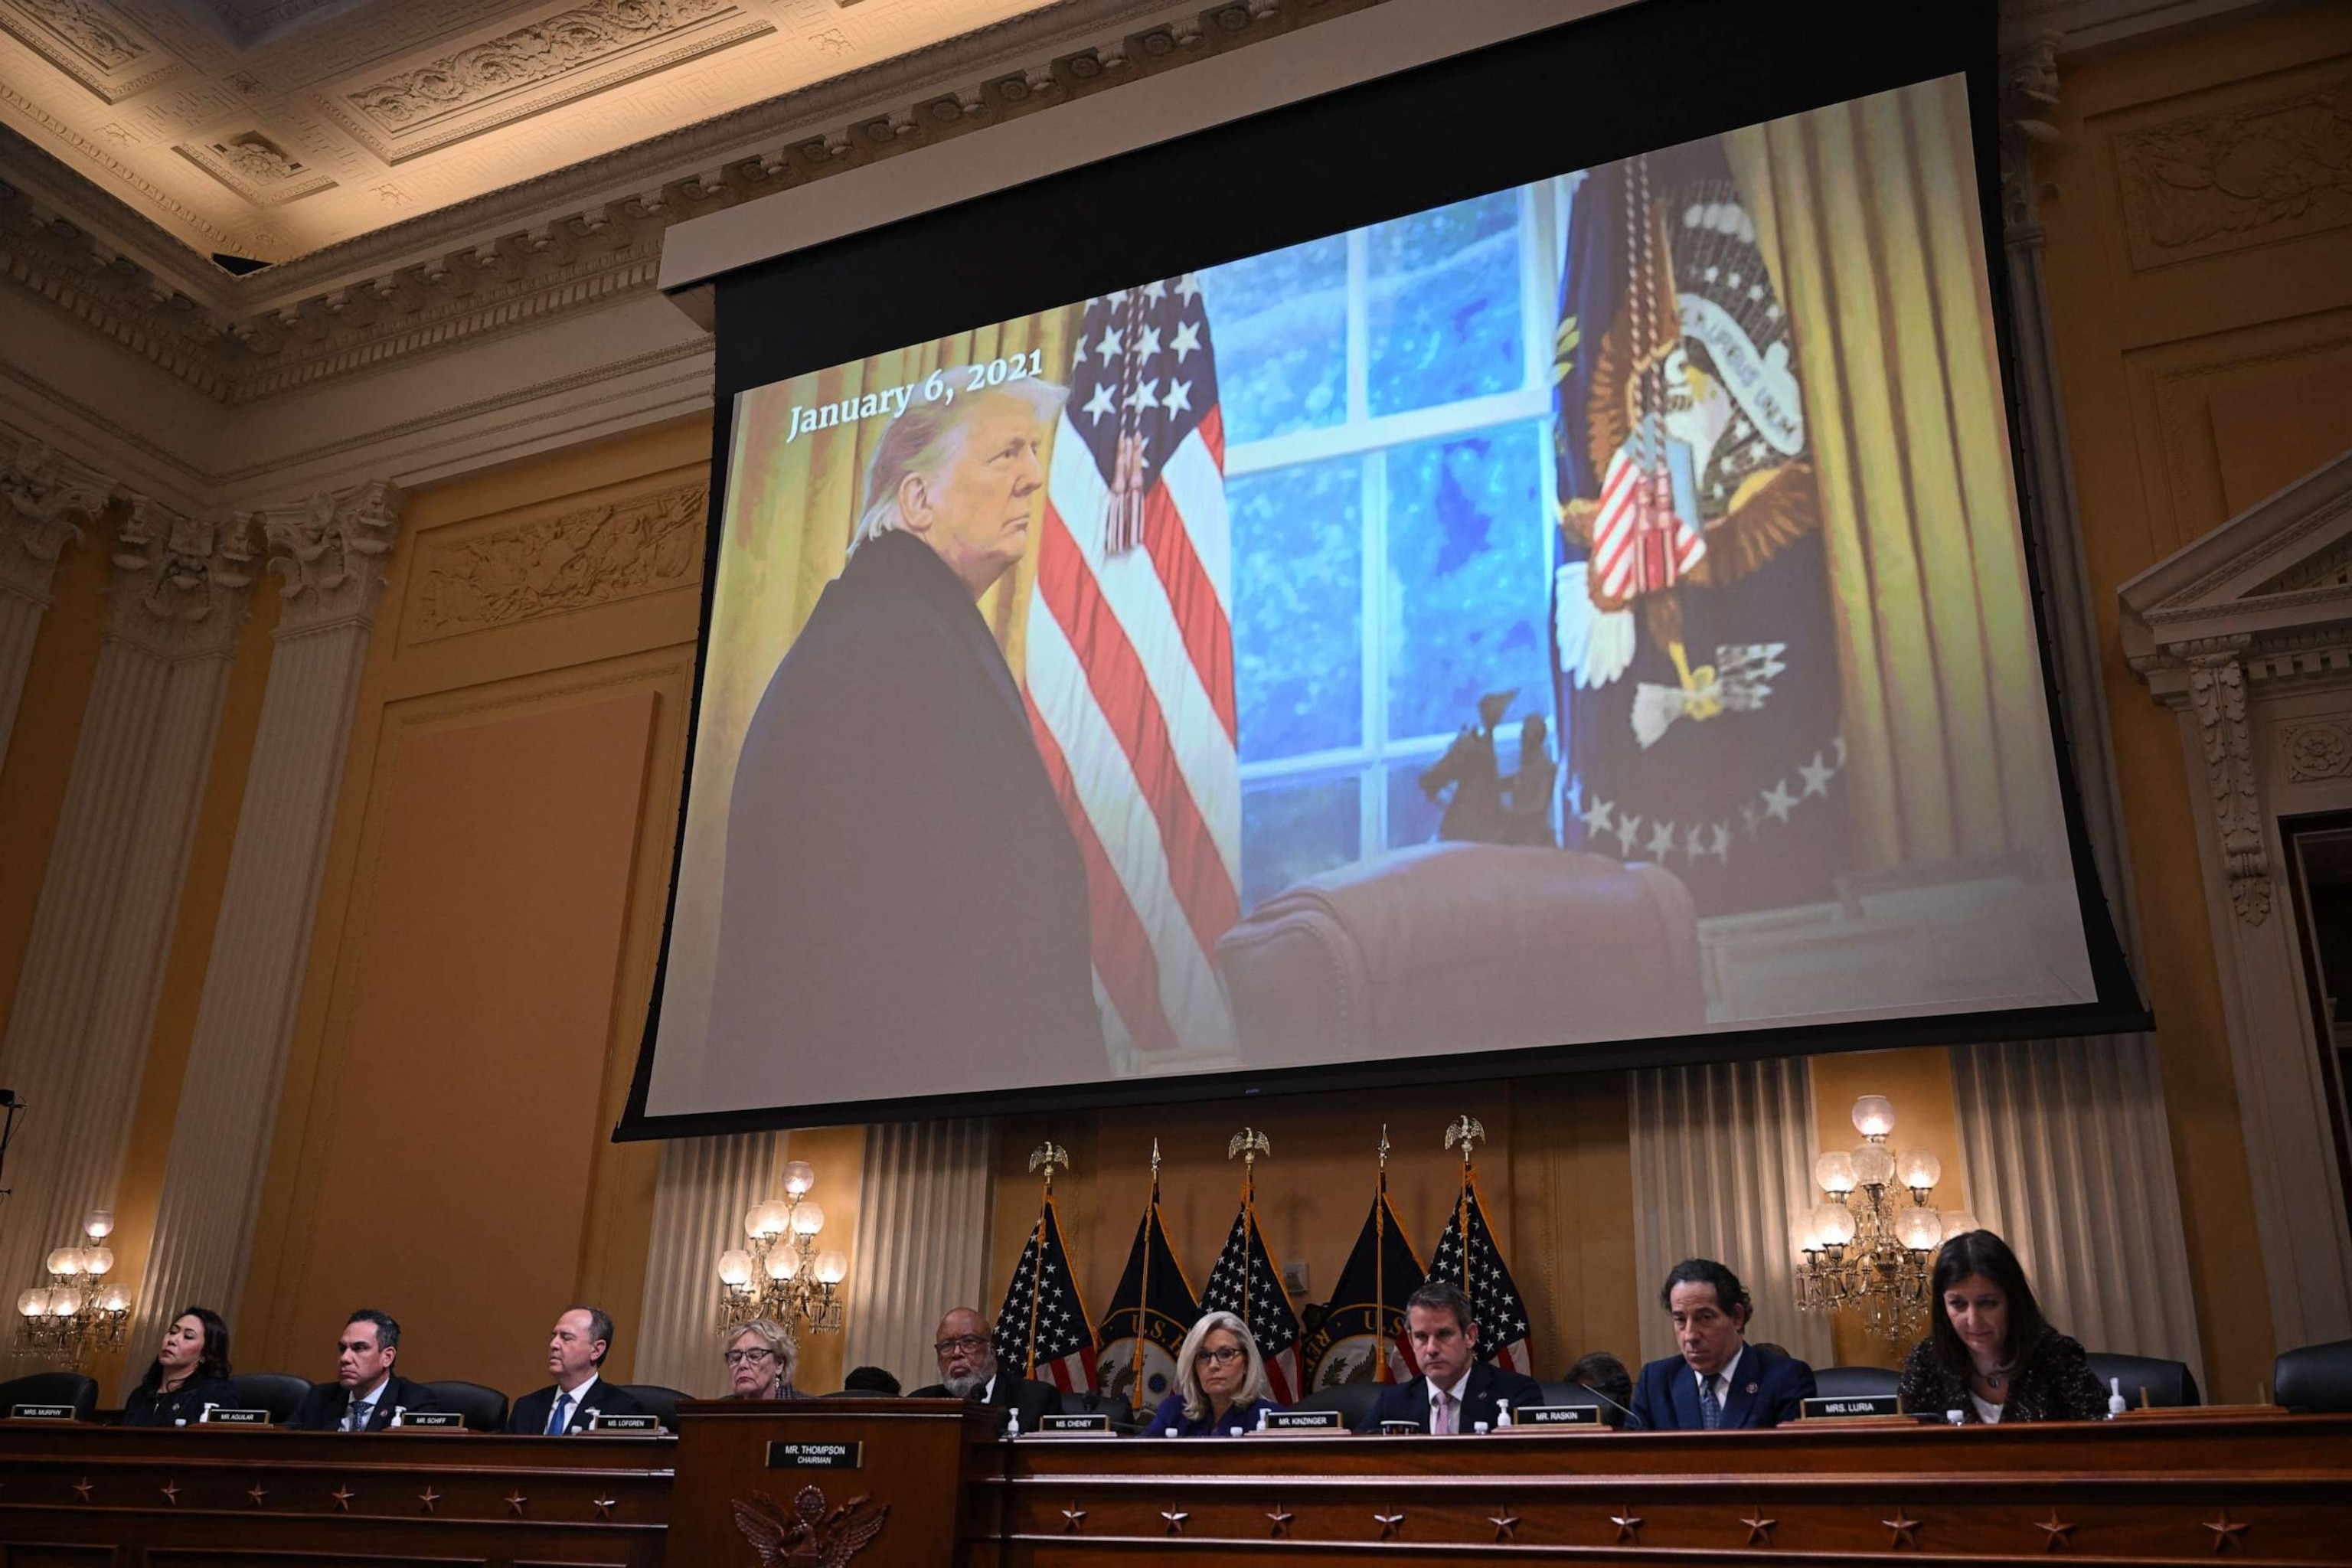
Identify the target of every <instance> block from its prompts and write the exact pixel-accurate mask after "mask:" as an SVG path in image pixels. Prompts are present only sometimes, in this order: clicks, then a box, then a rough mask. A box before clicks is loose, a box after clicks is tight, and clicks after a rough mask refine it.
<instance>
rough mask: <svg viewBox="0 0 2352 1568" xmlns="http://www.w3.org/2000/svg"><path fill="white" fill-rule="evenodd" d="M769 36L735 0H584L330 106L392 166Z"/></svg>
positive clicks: (344, 95) (768, 28) (768, 26)
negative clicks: (459, 139) (460, 139)
mask: <svg viewBox="0 0 2352 1568" xmlns="http://www.w3.org/2000/svg"><path fill="white" fill-rule="evenodd" d="M773 31H775V27H774V26H773V25H772V23H770V22H768V21H767V20H765V19H764V18H762V17H759V16H752V15H751V14H750V13H749V12H747V11H746V10H745V8H744V7H743V6H742V5H738V4H737V3H736V0H583V3H582V4H576V5H571V6H568V7H566V8H564V9H563V10H561V11H558V12H556V13H555V14H554V15H553V16H548V17H545V18H544V19H542V20H540V21H536V22H532V23H530V24H529V25H528V26H521V27H517V28H515V29H513V30H512V31H510V32H508V33H503V34H501V35H499V37H495V38H491V39H488V40H487V41H485V42H483V43H479V44H476V45H474V46H473V47H470V48H465V49H460V50H458V51H457V52H456V53H454V54H449V55H444V56H441V57H440V58H436V59H431V60H427V61H425V63H423V64H421V65H417V66H414V67H411V68H408V69H406V70H403V71H399V72H397V73H395V74H394V75H392V76H388V77H380V78H377V79H374V80H372V81H367V82H364V83H362V84H361V85H359V86H357V87H354V88H352V89H348V90H345V91H342V92H341V93H338V94H337V95H336V96H335V97H334V98H332V99H331V100H327V108H328V110H329V112H330V113H331V114H332V115H333V116H334V118H335V120H336V121H337V122H338V123H339V124H341V126H342V127H343V128H344V129H345V130H347V131H350V132H352V134H353V135H355V136H357V137H359V139H360V140H361V141H362V142H365V143H366V144H367V146H368V149H369V150H370V151H371V152H373V153H376V154H377V155H378V156H379V157H382V158H383V159H385V160H386V161H388V162H391V163H400V162H403V161H404V160H405V159H408V158H413V157H415V156H416V155H417V154H418V153H424V152H426V151H429V150H430V149H432V148H435V147H438V146H441V145H444V144H445V143H446V142H450V141H453V140H455V139H456V138H457V137H459V136H469V135H473V134H476V133H478V132H480V131H481V130H483V129H484V128H486V127H487V126H489V125H495V124H499V123H502V122H504V121H509V120H513V119H517V118H520V117H521V116H523V115H526V114H536V113H539V112H540V111H541V110H546V109H550V108H552V107H554V106H555V105H556V104H559V103H563V102H568V101H570V100H573V99H576V98H581V97H584V96H586V95H587V94H589V93H592V92H598V91H602V90H603V89H605V88H607V87H612V86H615V85H617V84H619V83H620V82H623V81H626V80H630V79H634V78H636V77H639V76H644V75H646V74H648V73H650V72H653V71H656V70H661V69H665V68H667V67H670V66H673V65H676V64H677V63H679V62H680V61H681V60H685V59H690V58H694V57H696V56H698V55H706V54H709V53H711V52H712V51H714V50H717V49H722V48H725V47H728V46H729V45H731V44H737V43H740V42H742V41H743V40H744V39H747V38H755V37H761V36H762V35H764V34H768V33H772V32H773ZM515 100H520V101H515ZM453 122H455V123H453Z"/></svg>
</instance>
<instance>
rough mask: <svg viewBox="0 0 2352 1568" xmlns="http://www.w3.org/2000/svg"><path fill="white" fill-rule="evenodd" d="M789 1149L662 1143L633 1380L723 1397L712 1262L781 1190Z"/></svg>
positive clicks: (761, 1135) (786, 1144)
mask: <svg viewBox="0 0 2352 1568" xmlns="http://www.w3.org/2000/svg"><path fill="white" fill-rule="evenodd" d="M790 1148H791V1139H790V1136H789V1134H786V1133H782V1132H741V1133H736V1134H734V1135H732V1136H730V1137H725V1138H677V1139H672V1140H671V1141H670V1142H667V1143H664V1144H663V1145H662V1152H661V1173H660V1175H659V1176H658V1177H657V1178H656V1183H655V1186H654V1222H653V1229H652V1233H651V1235H650V1236H649V1237H648V1238H647V1241H646V1294H645V1300H644V1302H643V1303H642V1304H641V1305H640V1307H639V1309H638V1312H637V1322H636V1324H635V1333H636V1337H637V1351H636V1360H635V1363H634V1364H635V1368H636V1370H635V1372H634V1373H632V1374H631V1376H632V1378H633V1380H634V1381H635V1382H638V1383H649V1384H655V1385H656V1387H661V1388H676V1389H680V1390H683V1391H684V1392H686V1393H688V1394H696V1395H699V1396H703V1397H709V1396H711V1395H714V1394H724V1393H726V1392H727V1375H726V1370H725V1368H724V1367H723V1366H722V1365H721V1364H720V1363H719V1348H720V1347H719V1342H718V1329H719V1319H718V1304H719V1254H720V1253H721V1252H723V1251H725V1250H726V1249H727V1248H729V1247H740V1246H742V1245H743V1216H744V1215H745V1214H747V1213H749V1212H750V1211H751V1207H752V1205H755V1204H758V1203H761V1201H763V1200H765V1199H768V1198H772V1197H774V1196H776V1195H777V1194H780V1193H782V1190H783V1175H782V1173H783V1166H784V1162H785V1161H786V1160H788V1159H790V1158H791V1157H792V1156H791V1154H790V1153H789V1152H788V1151H789V1150H790ZM860 1250H863V1249H862V1248H861V1249H860ZM624 1331H626V1329H624Z"/></svg>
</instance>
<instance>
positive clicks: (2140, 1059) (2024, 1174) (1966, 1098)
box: [1952, 1036, 2255, 1401]
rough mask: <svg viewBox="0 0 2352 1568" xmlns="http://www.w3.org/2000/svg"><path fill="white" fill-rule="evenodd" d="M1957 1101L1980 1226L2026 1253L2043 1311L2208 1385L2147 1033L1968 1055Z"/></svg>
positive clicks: (2070, 1329) (2242, 1392)
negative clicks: (2181, 1365)
mask: <svg viewBox="0 0 2352 1568" xmlns="http://www.w3.org/2000/svg"><path fill="white" fill-rule="evenodd" d="M1952 1093H1953V1101H1954V1109H1955V1110H1956V1111H1957V1113H1958V1122H1959V1128H1960V1142H1961V1147H1962V1151H1963V1153H1964V1155H1965V1157H1966V1159H1967V1161H1968V1171H1967V1183H1968V1192H1969V1200H1970V1203H1971V1205H1973V1207H1974V1209H1975V1211H1976V1215H1977V1218H1978V1219H1979V1221H1981V1222H1982V1223H1983V1224H1984V1225H1985V1226H1988V1227H1989V1228H1990V1229H1991V1230H1993V1231H1995V1232H1997V1233H1998V1234H1999V1235H2000V1237H2002V1239H2004V1240H2006V1241H2007V1242H2008V1243H2009V1244H2010V1246H2011V1247H2014V1248H2015V1249H2016V1251H2017V1255H2018V1258H2019V1259H2020V1261H2021V1262H2022V1263H2023V1264H2024V1265H2025V1271H2026V1277H2027V1279H2031V1280H2032V1283H2033V1290H2034V1295H2035V1298H2036V1300H2039V1301H2040V1303H2041V1306H2042V1311H2043V1313H2044V1314H2046V1315H2047V1316H2048V1317H2049V1319H2050V1321H2052V1322H2053V1323H2054V1324H2056V1325H2057V1326H2058V1328H2059V1329H2060V1331H2063V1332H2064V1333H2069V1334H2072V1335H2074V1338H2076V1339H2078V1340H2080V1341H2082V1342H2083V1343H2084V1345H2085V1346H2086V1347H2088V1348H2089V1349H2091V1350H2094V1351H2109V1352H2117V1353H2121V1354H2126V1355H2148V1356H2161V1357H2164V1358H2166V1359H2168V1360H2171V1361H2181V1362H2186V1363H2189V1369H2190V1370H2191V1371H2192V1372H2195V1373H2197V1374H2198V1380H2199V1383H2200V1385H2202V1384H2203V1383H2204V1365H2203V1360H2202V1354H2201V1351H2200V1344H2199V1341H2198V1335H2197V1304H2196V1301H2195V1300H2194V1298H2193V1296H2192V1294H2191V1292H2190V1290H2189V1253H2188V1246H2187V1244H2186V1242H2185V1241H2184V1240H2183V1239H2182V1231H2181V1219H2180V1194H2179V1187H2178V1186H2177V1184H2176V1183H2175V1181H2174V1176H2173V1166H2172V1142H2171V1136H2170V1134H2169V1132H2168V1130H2167V1128H2166V1126H2165V1121H2164V1093H2163V1089H2162V1086H2161V1085H2160V1084H2158V1082H2157V1081H2156V1061H2155V1054H2154V1053H2153V1052H2152V1051H2149V1050H2148V1049H2147V1048H2146V1041H2145V1039H2144V1037H2137V1036H2134V1037H2119V1038H2118V1037H2102V1038H2097V1039H2081V1040H2041V1041H2029V1042H2026V1043H2023V1044H2018V1045H1999V1046H1966V1047H1958V1048H1957V1049H1955V1050H1954V1051H1953V1052H1952ZM2205 1393H2206V1397H2207V1398H2209V1399H2221V1398H2227V1399H2230V1400H2232V1401H2235V1400H2246V1399H2252V1397H2253V1396H2254V1393H2255V1391H2254V1390H2252V1389H2251V1388H2233V1389H2226V1390H2221V1389H2213V1388H2207V1389H2206V1390H2205Z"/></svg>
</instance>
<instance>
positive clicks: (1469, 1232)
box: [1429, 1171, 1535, 1377]
mask: <svg viewBox="0 0 2352 1568" xmlns="http://www.w3.org/2000/svg"><path fill="white" fill-rule="evenodd" d="M1429 1277H1430V1278H1431V1279H1443V1280H1445V1281H1447V1282H1448V1283H1449V1284H1453V1285H1457V1286H1459V1287H1461V1289H1462V1293H1463V1294H1464V1295H1465V1296H1467V1297H1469V1298H1470V1310H1471V1313H1472V1315H1473V1316H1474V1317H1475V1319H1476V1320H1477V1323H1478V1359H1479V1360H1481V1361H1491V1362H1499V1363H1502V1364H1503V1365H1504V1366H1506V1367H1508V1368H1509V1369H1510V1370H1511V1371H1513V1372H1517V1373H1527V1374H1528V1376H1530V1377H1532V1376H1533V1375H1535V1356H1534V1353H1533V1352H1530V1351H1529V1350H1528V1304H1527V1302H1526V1301H1524V1300H1521V1299H1520V1297H1519V1287H1518V1283H1517V1281H1516V1280H1514V1279H1512V1278H1511V1270H1510V1268H1509V1267H1508V1266H1507V1265H1506V1264H1505V1263H1504V1261H1503V1254H1502V1251H1501V1249H1499V1248H1498V1247H1496V1245H1495V1233H1494V1231H1493V1230H1492V1229H1490V1228H1489V1227H1488V1226H1487V1224H1486V1205H1484V1204H1482V1203H1480V1202H1479V1201H1478V1182H1477V1178H1476V1177H1475V1176H1473V1175H1472V1174H1471V1173H1468V1172H1466V1171H1465V1172H1464V1173H1463V1175H1462V1195H1461V1196H1460V1197H1459V1198H1458V1199H1456V1200H1455V1201H1454V1214H1453V1216H1452V1217H1451V1218H1450V1219H1448V1220H1447V1221H1446V1222H1445V1234H1444V1236H1442V1237H1438V1241H1437V1250H1436V1252H1434V1253H1433V1254H1432V1255H1431V1257H1430V1259H1429Z"/></svg>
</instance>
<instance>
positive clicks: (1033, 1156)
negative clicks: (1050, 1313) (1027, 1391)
mask: <svg viewBox="0 0 2352 1568" xmlns="http://www.w3.org/2000/svg"><path fill="white" fill-rule="evenodd" d="M1041 1165H1042V1166H1044V1167H1045V1199H1044V1201H1043V1202H1041V1203H1040V1204H1039V1205H1037V1225H1036V1228H1035V1229H1034V1230H1032V1231H1031V1232H1030V1233H1029V1245H1030V1247H1032V1248H1034V1251H1035V1254H1036V1258H1037V1267H1036V1268H1033V1269H1031V1270H1030V1271H1029V1353H1028V1355H1027V1357H1026V1358H1025V1359H1026V1360H1027V1362H1028V1364H1027V1365H1026V1366H1024V1367H1023V1368H1022V1369H1021V1375H1022V1376H1024V1377H1034V1376H1036V1375H1037V1306H1038V1300H1039V1298H1040V1297H1042V1296H1043V1295H1044V1294H1045V1215H1046V1214H1047V1213H1048V1212H1049V1211H1050V1210H1051V1209H1052V1208H1053V1206H1054V1167H1055V1166H1056V1165H1059V1166H1061V1167H1062V1168H1063V1169H1064V1170H1068V1169H1069V1168H1070V1152H1069V1151H1068V1150H1067V1149H1065V1148H1063V1147H1062V1146H1061V1145H1060V1144H1059V1143H1056V1142H1054V1141H1053V1140H1052V1139H1050V1138H1048V1139H1046V1140H1045V1142H1043V1143H1040V1144H1039V1145H1037V1147H1036V1148H1034V1149H1033V1150H1031V1151H1030V1152H1029V1168H1030V1169H1031V1170H1032V1171H1034V1170H1036V1169H1037V1168H1038V1167H1039V1166H1041Z"/></svg>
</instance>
